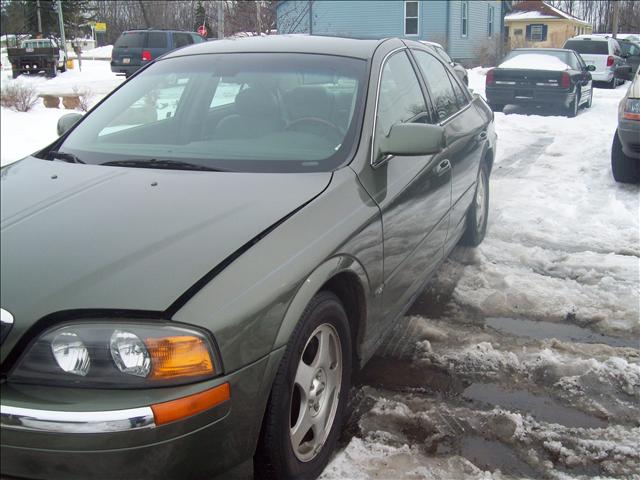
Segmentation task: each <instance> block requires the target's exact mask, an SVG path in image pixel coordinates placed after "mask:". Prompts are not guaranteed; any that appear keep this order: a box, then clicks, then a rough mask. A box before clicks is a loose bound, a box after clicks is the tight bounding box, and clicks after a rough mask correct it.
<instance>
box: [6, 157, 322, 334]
mask: <svg viewBox="0 0 640 480" xmlns="http://www.w3.org/2000/svg"><path fill="white" fill-rule="evenodd" d="M330 179H331V174H330V173H305V174H262V173H261V174H254V173H230V172H194V171H182V170H180V171H178V170H158V169H142V168H123V167H103V166H98V165H78V164H69V163H64V162H57V161H56V162H49V161H44V160H39V159H36V158H27V159H25V160H23V161H21V162H18V163H16V164H13V165H10V166H8V167H5V168H3V169H2V171H1V183H0V186H1V188H0V191H1V202H0V205H1V224H0V226H1V238H0V240H1V242H0V245H1V259H0V260H1V262H0V270H1V286H2V288H1V289H0V299H1V302H2V308H4V309H6V310H8V311H9V312H11V313H12V314H13V316H14V317H15V327H14V328H17V327H18V326H20V327H21V329H25V328H28V326H30V325H31V324H32V323H34V322H35V321H36V320H38V319H39V318H41V317H43V316H45V315H47V314H50V313H53V312H58V311H62V310H70V309H135V310H153V311H163V310H165V309H167V308H168V307H169V306H170V305H171V304H172V303H173V302H174V301H175V300H176V298H177V297H179V296H180V295H181V294H183V293H184V292H185V291H186V290H187V289H189V288H190V287H191V286H192V285H193V284H194V283H196V282H197V281H198V280H199V279H201V278H202V277H203V276H204V275H206V274H207V273H208V272H210V271H211V270H212V269H213V268H214V267H216V266H217V265H219V264H220V263H221V262H222V261H224V260H225V259H226V258H227V257H229V255H231V254H232V253H234V252H235V251H236V250H238V249H239V248H240V247H242V246H243V245H244V244H246V243H247V242H248V241H250V240H252V239H253V238H255V237H256V236H257V235H259V234H260V233H262V232H264V231H265V230H266V229H268V228H269V227H271V226H272V225H273V224H275V223H277V222H278V221H279V220H281V219H282V218H283V217H285V216H287V215H288V214H289V213H291V212H292V211H294V210H295V209H297V208H298V207H300V206H301V205H304V204H305V203H306V202H308V201H309V200H311V199H312V198H314V197H315V196H317V195H318V194H320V193H321V192H322V191H323V190H324V189H325V188H326V186H327V185H328V183H329V181H330Z"/></svg>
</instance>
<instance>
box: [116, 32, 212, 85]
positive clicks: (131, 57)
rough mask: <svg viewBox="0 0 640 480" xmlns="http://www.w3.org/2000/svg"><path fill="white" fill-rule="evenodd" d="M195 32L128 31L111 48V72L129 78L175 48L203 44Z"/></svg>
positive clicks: (202, 39)
mask: <svg viewBox="0 0 640 480" xmlns="http://www.w3.org/2000/svg"><path fill="white" fill-rule="evenodd" d="M204 41H205V39H204V38H202V37H201V36H200V35H198V34H197V33H195V32H183V31H176V30H129V31H126V32H122V34H121V35H120V36H119V37H118V40H117V41H116V44H115V45H114V46H113V53H112V54H111V71H112V72H114V73H117V74H124V76H125V77H129V76H130V75H133V74H134V73H135V72H137V71H138V70H139V69H140V68H142V67H144V66H145V65H146V64H147V63H149V62H150V61H151V60H153V59H154V58H157V57H159V56H160V55H162V54H164V53H167V52H170V51H171V50H175V49H176V48H180V47H184V46H186V45H191V44H193V43H200V42H204Z"/></svg>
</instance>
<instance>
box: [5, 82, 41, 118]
mask: <svg viewBox="0 0 640 480" xmlns="http://www.w3.org/2000/svg"><path fill="white" fill-rule="evenodd" d="M0 98H1V104H2V106H3V107H5V108H11V109H13V110H16V111H18V112H28V111H29V110H31V108H32V107H33V106H34V105H35V104H36V103H37V102H38V94H37V92H36V89H35V87H34V86H33V85H31V84H29V83H24V82H11V83H9V85H7V86H6V87H5V88H3V89H2V93H1V94H0Z"/></svg>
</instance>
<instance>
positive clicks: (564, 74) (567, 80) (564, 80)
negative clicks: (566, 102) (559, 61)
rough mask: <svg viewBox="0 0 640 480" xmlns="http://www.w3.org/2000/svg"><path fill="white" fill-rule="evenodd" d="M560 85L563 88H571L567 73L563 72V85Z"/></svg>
mask: <svg viewBox="0 0 640 480" xmlns="http://www.w3.org/2000/svg"><path fill="white" fill-rule="evenodd" d="M560 85H561V86H562V88H569V87H570V86H571V81H570V78H569V74H568V73H567V72H562V83H561V84H560Z"/></svg>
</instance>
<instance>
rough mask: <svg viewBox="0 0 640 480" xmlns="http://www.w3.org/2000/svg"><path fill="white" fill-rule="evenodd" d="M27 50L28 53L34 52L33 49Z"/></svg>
mask: <svg viewBox="0 0 640 480" xmlns="http://www.w3.org/2000/svg"><path fill="white" fill-rule="evenodd" d="M25 50H26V51H27V53H31V52H33V48H26V49H25Z"/></svg>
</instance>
